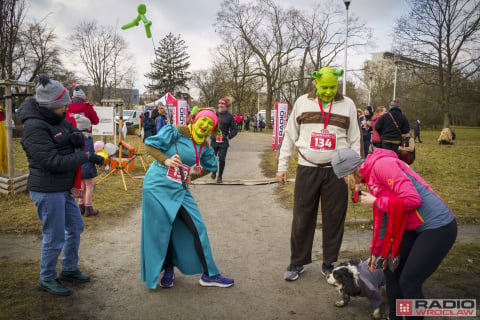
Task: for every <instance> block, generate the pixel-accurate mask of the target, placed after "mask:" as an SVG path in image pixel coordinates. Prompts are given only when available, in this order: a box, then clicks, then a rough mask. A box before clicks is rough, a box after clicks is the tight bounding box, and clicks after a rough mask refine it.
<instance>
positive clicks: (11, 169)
mask: <svg viewBox="0 0 480 320" xmlns="http://www.w3.org/2000/svg"><path fill="white" fill-rule="evenodd" d="M11 95H12V86H11V85H10V84H6V85H5V97H6V99H5V110H6V111H5V128H6V129H7V153H8V180H9V184H10V187H11V188H12V189H11V190H13V178H14V177H15V165H14V162H13V160H14V158H13V134H12V98H11Z"/></svg>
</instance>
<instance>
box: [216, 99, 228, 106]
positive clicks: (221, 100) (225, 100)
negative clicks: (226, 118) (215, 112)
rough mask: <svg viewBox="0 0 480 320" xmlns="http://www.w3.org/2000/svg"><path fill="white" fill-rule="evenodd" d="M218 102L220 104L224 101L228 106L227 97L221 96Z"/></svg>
mask: <svg viewBox="0 0 480 320" xmlns="http://www.w3.org/2000/svg"><path fill="white" fill-rule="evenodd" d="M218 103H219V104H220V103H223V104H224V105H225V106H228V101H227V99H225V98H221V99H220V100H218Z"/></svg>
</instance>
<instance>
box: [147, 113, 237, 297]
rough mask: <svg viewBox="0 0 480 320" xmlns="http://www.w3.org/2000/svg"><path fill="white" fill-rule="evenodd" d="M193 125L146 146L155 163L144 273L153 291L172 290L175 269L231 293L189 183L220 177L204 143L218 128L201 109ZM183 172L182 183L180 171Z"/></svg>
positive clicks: (168, 130) (169, 128) (172, 129)
mask: <svg viewBox="0 0 480 320" xmlns="http://www.w3.org/2000/svg"><path fill="white" fill-rule="evenodd" d="M193 119H194V121H193V124H190V125H188V126H184V125H178V126H173V125H166V126H164V127H163V128H162V129H161V130H160V131H159V132H158V133H157V134H156V135H154V136H151V137H149V138H147V139H146V140H145V145H146V149H147V152H148V153H149V154H150V155H151V156H152V157H153V158H154V159H155V161H154V162H153V163H152V164H151V165H150V168H149V169H148V171H147V173H146V175H145V180H144V183H143V197H142V236H141V270H142V281H143V282H146V286H147V287H148V288H150V289H155V288H156V287H157V282H158V278H159V276H160V273H161V271H162V270H164V273H163V277H162V279H161V280H160V286H161V287H164V288H171V287H173V280H174V278H175V275H174V266H175V267H177V268H178V269H179V270H180V271H181V272H182V273H183V274H186V275H193V274H202V276H201V278H200V281H199V282H200V284H201V285H202V286H216V287H230V286H232V285H233V283H234V281H233V279H230V278H227V277H224V276H222V275H221V274H220V272H219V270H218V268H217V266H216V264H215V261H214V260H213V255H212V250H211V248H210V243H209V240H208V235H207V229H206V226H205V223H204V221H203V219H202V216H201V214H200V211H199V209H198V206H197V204H196V202H195V200H194V198H193V196H192V194H191V193H190V190H188V181H190V179H195V178H198V177H201V176H203V175H206V174H209V173H210V172H214V171H217V158H216V157H215V154H214V151H213V149H212V148H211V147H210V146H209V145H208V142H207V140H206V139H205V137H206V136H207V135H208V134H209V133H210V132H212V131H213V130H214V128H215V127H217V125H218V117H217V115H216V114H215V112H214V111H213V110H210V109H201V110H200V111H198V112H197V113H196V114H194V115H193ZM182 167H183V172H184V174H183V177H182V176H181V175H180V171H179V170H180V168H182Z"/></svg>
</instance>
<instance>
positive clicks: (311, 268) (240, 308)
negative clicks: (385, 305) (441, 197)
mask: <svg viewBox="0 0 480 320" xmlns="http://www.w3.org/2000/svg"><path fill="white" fill-rule="evenodd" d="M270 145H271V136H269V135H264V134H253V133H245V132H242V133H240V134H239V136H238V137H237V138H235V139H234V140H233V141H232V147H231V148H230V150H229V153H228V156H227V167H226V169H225V174H224V179H227V180H228V179H234V178H242V179H255V178H261V177H262V173H261V169H260V166H259V163H260V160H261V158H260V157H261V152H262V151H263V150H264V148H266V147H269V146H270ZM204 179H209V177H207V178H204ZM275 188H276V185H258V186H230V185H195V186H192V189H191V190H192V193H193V194H194V197H195V198H196V199H197V202H198V205H199V207H200V210H201V212H202V215H203V217H204V219H205V222H206V225H207V227H208V230H209V237H210V241H211V245H212V250H213V254H214V258H215V261H216V263H217V265H218V267H219V269H220V271H221V272H222V273H223V274H225V275H227V276H230V277H233V278H234V279H235V286H234V287H232V288H229V289H220V288H204V287H201V286H200V285H199V284H198V278H199V276H184V275H182V274H181V273H180V272H179V271H178V270H177V271H176V279H175V286H174V288H172V289H168V290H165V289H162V288H159V289H157V290H149V289H147V288H146V287H145V285H144V284H143V283H142V282H141V281H140V253H139V246H140V226H141V208H138V209H136V210H133V211H132V212H130V213H128V214H126V218H125V219H124V220H123V221H121V222H119V223H116V224H115V225H113V226H101V227H99V228H98V229H96V230H94V231H90V232H88V233H85V234H84V235H83V236H82V243H81V248H80V257H81V263H82V265H84V266H87V267H88V269H89V270H90V272H91V275H92V282H91V283H88V284H85V285H83V286H81V287H80V286H79V287H76V288H75V291H74V294H73V295H72V297H68V298H67V299H69V300H68V301H69V302H68V303H71V306H72V308H73V310H74V312H72V318H78V319H359V320H363V319H365V320H367V319H370V312H369V302H368V301H367V300H366V299H365V298H354V299H353V300H352V302H351V304H350V305H349V306H348V307H347V308H343V309H339V308H336V307H334V306H333V302H334V300H335V299H336V298H337V294H336V290H335V289H334V288H333V287H331V286H330V285H328V284H327V283H326V281H325V280H324V278H322V276H321V274H320V266H321V263H322V260H321V241H320V239H321V233H320V230H318V231H317V234H316V238H315V244H314V253H313V256H314V262H313V263H312V264H311V265H308V266H306V272H305V273H304V274H303V275H302V277H301V278H300V279H299V280H298V281H295V282H286V281H284V280H283V273H284V271H285V268H286V266H287V264H288V262H289V253H290V246H289V237H290V223H291V209H286V208H283V207H282V206H281V205H280V204H278V203H277V201H276V197H275V195H274V192H275ZM461 230H464V231H462V232H460V239H464V240H465V241H475V242H477V241H480V239H479V235H478V230H479V228H477V227H473V228H469V227H468V226H466V227H462V229H461ZM370 236H371V233H370V232H369V231H365V232H360V231H358V232H357V231H350V232H346V235H345V240H344V244H343V247H342V250H350V251H355V250H358V248H359V247H360V248H362V249H365V248H368V247H369V241H370ZM1 242H2V243H1V245H0V252H1V254H0V255H2V256H4V255H6V256H12V257H13V256H14V253H13V251H16V252H17V255H18V256H24V257H25V256H30V255H32V256H33V257H38V255H39V246H40V243H39V240H38V238H37V237H33V236H32V237H23V238H22V240H21V241H20V238H18V237H16V236H10V237H3V238H2V241H1ZM19 243H20V246H21V250H18V246H19ZM12 249H17V250H12Z"/></svg>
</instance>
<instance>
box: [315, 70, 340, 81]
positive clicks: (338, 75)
mask: <svg viewBox="0 0 480 320" xmlns="http://www.w3.org/2000/svg"><path fill="white" fill-rule="evenodd" d="M326 73H333V74H334V75H335V76H337V77H341V76H342V75H343V69H337V70H335V71H333V72H320V71H313V72H312V78H313V79H318V78H320V77H321V76H322V74H326Z"/></svg>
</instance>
